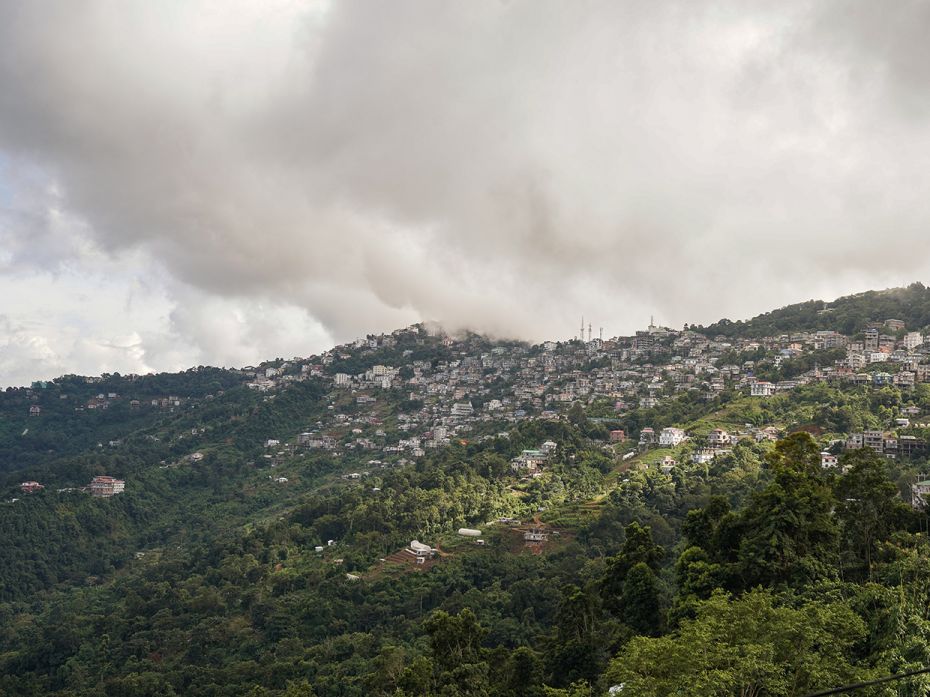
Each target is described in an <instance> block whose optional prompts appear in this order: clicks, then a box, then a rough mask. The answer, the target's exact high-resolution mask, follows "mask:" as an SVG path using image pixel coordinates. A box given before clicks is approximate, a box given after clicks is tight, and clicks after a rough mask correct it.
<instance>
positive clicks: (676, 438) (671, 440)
mask: <svg viewBox="0 0 930 697" xmlns="http://www.w3.org/2000/svg"><path fill="white" fill-rule="evenodd" d="M685 438H687V436H686V435H685V432H684V431H683V430H681V429H680V428H675V427H674V426H669V427H668V428H663V429H662V432H661V433H660V434H659V445H664V446H675V445H678V444H679V443H681V442H682V441H683V440H685Z"/></svg>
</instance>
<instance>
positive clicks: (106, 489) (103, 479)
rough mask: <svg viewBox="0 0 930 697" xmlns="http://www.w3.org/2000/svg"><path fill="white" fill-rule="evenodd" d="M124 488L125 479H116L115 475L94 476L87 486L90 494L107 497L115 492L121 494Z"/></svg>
mask: <svg viewBox="0 0 930 697" xmlns="http://www.w3.org/2000/svg"><path fill="white" fill-rule="evenodd" d="M125 488H126V482H125V481H123V480H122V479H116V478H115V477H107V476H100V477H94V478H93V479H92V480H91V482H90V485H89V486H88V489H89V490H90V494H91V496H98V497H103V498H108V497H110V496H114V495H116V494H122V493H123V490H124V489H125Z"/></svg>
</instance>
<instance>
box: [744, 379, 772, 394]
mask: <svg viewBox="0 0 930 697" xmlns="http://www.w3.org/2000/svg"><path fill="white" fill-rule="evenodd" d="M749 394H750V395H751V396H753V397H771V396H772V395H773V394H775V385H773V384H772V383H770V382H768V381H766V380H759V381H758V382H754V383H752V385H751V386H750V387H749Z"/></svg>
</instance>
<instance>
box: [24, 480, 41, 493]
mask: <svg viewBox="0 0 930 697" xmlns="http://www.w3.org/2000/svg"><path fill="white" fill-rule="evenodd" d="M44 488H45V486H44V485H43V484H39V482H23V483H22V484H20V485H19V489H20V491H22V492H23V493H24V494H34V493H35V492H37V491H42V489H44Z"/></svg>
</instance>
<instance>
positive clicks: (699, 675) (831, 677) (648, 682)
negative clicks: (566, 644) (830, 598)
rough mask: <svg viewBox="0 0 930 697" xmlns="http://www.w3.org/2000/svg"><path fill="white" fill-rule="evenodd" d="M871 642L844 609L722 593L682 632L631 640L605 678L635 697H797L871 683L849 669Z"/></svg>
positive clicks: (856, 619)
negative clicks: (857, 648) (860, 645)
mask: <svg viewBox="0 0 930 697" xmlns="http://www.w3.org/2000/svg"><path fill="white" fill-rule="evenodd" d="M864 634H865V627H864V625H863V623H862V620H861V619H860V618H859V617H858V616H857V615H856V614H855V613H854V612H852V610H850V609H849V607H847V606H846V605H844V604H825V603H819V602H815V603H808V604H807V605H803V606H801V607H800V608H798V609H795V608H792V607H788V606H782V605H779V604H778V603H777V602H776V599H775V596H773V595H772V593H771V592H769V591H763V590H756V591H752V592H750V593H747V594H746V595H744V596H743V597H742V598H740V599H738V600H733V599H731V597H730V596H729V595H727V594H725V593H722V592H721V593H717V594H715V595H714V596H713V597H712V598H711V599H710V600H708V601H705V602H704V603H702V604H701V606H700V607H699V609H698V612H697V617H696V618H695V619H694V620H685V621H683V622H682V625H681V628H680V629H679V630H678V631H677V632H675V633H673V634H669V635H666V636H663V637H660V638H655V639H654V638H646V637H636V638H634V639H632V640H630V642H629V643H628V644H627V645H626V646H625V647H624V649H623V650H622V651H621V652H620V653H619V654H618V655H617V657H616V658H615V659H614V660H613V661H612V662H611V665H610V668H609V669H608V671H607V674H606V677H607V681H608V684H610V685H615V684H623V685H624V690H623V694H630V695H636V697H667V695H676V696H680V697H707V696H708V695H740V696H741V697H761V696H762V695H766V696H770V697H795V696H797V695H802V694H805V693H807V692H810V691H813V690H815V689H817V688H825V687H830V686H833V685H842V684H844V683H846V682H852V681H854V680H858V679H861V678H865V677H867V676H868V675H869V673H868V671H867V670H866V669H864V668H860V667H858V666H856V665H854V664H853V663H851V661H850V656H851V655H852V653H853V651H852V649H853V646H854V645H855V644H856V642H858V641H860V640H861V639H862V637H863V636H864Z"/></svg>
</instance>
